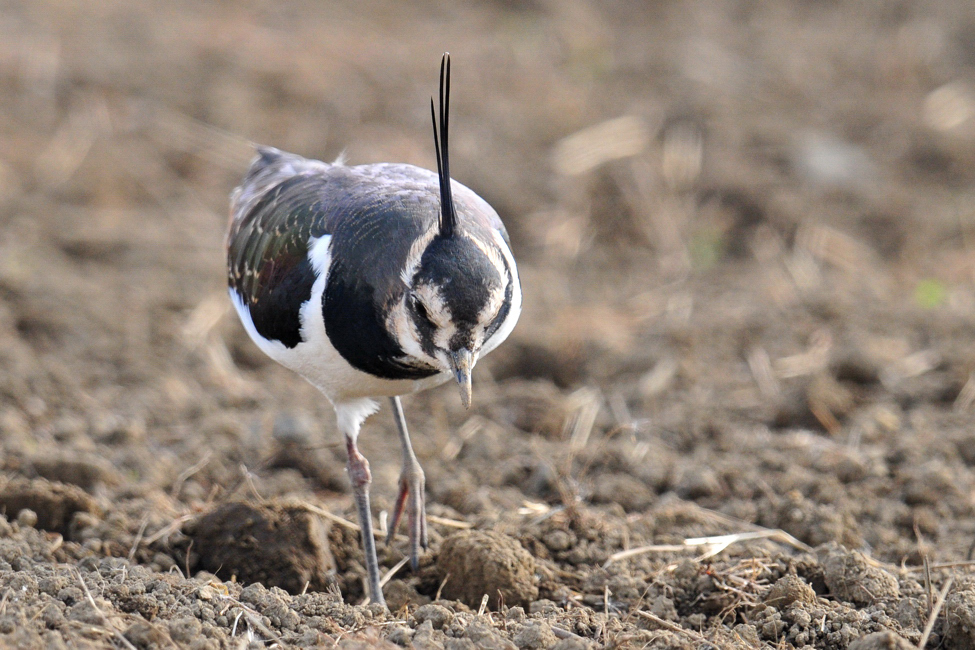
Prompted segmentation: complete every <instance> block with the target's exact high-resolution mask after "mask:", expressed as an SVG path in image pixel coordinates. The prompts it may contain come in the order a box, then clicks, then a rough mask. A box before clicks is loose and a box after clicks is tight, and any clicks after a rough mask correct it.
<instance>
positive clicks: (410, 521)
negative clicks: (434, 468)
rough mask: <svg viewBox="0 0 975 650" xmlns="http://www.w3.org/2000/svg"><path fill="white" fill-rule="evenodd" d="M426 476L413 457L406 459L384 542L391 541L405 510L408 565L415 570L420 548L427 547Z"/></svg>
mask: <svg viewBox="0 0 975 650" xmlns="http://www.w3.org/2000/svg"><path fill="white" fill-rule="evenodd" d="M425 485H426V477H425V476H424V475H423V469H422V468H421V467H420V463H418V462H417V461H416V459H415V458H413V459H411V460H410V461H407V462H406V463H405V464H404V466H403V472H402V474H400V477H399V496H398V497H397V499H396V507H395V509H394V510H393V520H392V521H391V522H390V525H389V534H388V536H387V538H386V543H387V544H389V543H390V542H392V541H393V537H394V536H395V535H396V529H397V527H398V526H399V521H400V518H401V517H402V515H403V511H404V510H405V511H406V523H407V529H408V530H407V533H408V535H409V537H410V565H411V566H412V567H413V570H414V571H416V570H417V569H418V568H419V566H420V549H421V548H423V549H425V548H427V545H428V542H427V507H426V496H425V495H426V493H425V491H424V488H425Z"/></svg>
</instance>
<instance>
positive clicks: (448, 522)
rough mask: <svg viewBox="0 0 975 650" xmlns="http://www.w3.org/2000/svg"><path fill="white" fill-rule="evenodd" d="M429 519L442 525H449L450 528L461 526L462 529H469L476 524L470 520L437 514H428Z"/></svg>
mask: <svg viewBox="0 0 975 650" xmlns="http://www.w3.org/2000/svg"><path fill="white" fill-rule="evenodd" d="M427 521H428V522H432V523H434V524H440V525H441V526H447V527H448V528H459V529H461V530H467V529H469V528H473V527H474V524H472V523H470V522H469V521H458V520H456V519H447V518H446V517H438V516H437V515H427Z"/></svg>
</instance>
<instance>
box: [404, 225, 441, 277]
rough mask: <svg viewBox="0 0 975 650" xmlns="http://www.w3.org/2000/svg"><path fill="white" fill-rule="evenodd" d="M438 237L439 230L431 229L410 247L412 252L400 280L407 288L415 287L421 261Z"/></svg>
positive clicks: (408, 254)
mask: <svg viewBox="0 0 975 650" xmlns="http://www.w3.org/2000/svg"><path fill="white" fill-rule="evenodd" d="M436 236H437V228H431V229H430V230H428V231H426V232H425V233H423V234H422V235H420V236H419V237H417V239H416V241H415V242H413V245H412V246H410V252H409V253H407V255H406V266H404V267H403V270H402V271H401V272H400V274H399V277H400V280H402V281H403V284H405V285H406V286H407V287H412V286H413V276H414V275H416V270H417V269H418V268H420V261H421V260H422V259H423V253H424V252H425V251H426V250H427V246H429V245H430V242H432V241H433V238H434V237H436Z"/></svg>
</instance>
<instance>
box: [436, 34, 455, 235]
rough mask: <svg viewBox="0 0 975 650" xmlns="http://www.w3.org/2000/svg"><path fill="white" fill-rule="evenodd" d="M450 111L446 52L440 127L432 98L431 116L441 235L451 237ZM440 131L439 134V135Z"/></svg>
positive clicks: (441, 77)
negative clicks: (448, 141)
mask: <svg viewBox="0 0 975 650" xmlns="http://www.w3.org/2000/svg"><path fill="white" fill-rule="evenodd" d="M449 112H450V53H449V52H444V55H443V59H441V61H440V128H439V129H438V128H437V111H436V108H435V107H434V102H433V97H431V98H430V116H431V117H432V118H433V144H434V146H435V147H436V149H437V173H438V174H439V175H440V236H441V237H443V238H445V239H449V238H451V237H453V236H454V230H455V228H456V226H457V212H455V211H454V195H453V193H452V192H451V191H450V165H449V164H448V162H447V125H448V119H447V116H448V114H449ZM438 133H439V135H438Z"/></svg>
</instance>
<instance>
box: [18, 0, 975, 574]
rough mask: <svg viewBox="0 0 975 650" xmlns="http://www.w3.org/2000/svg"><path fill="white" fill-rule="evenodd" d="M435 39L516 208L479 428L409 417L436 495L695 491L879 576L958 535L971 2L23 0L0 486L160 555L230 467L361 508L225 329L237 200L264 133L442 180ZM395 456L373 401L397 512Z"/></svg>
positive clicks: (441, 401)
mask: <svg viewBox="0 0 975 650" xmlns="http://www.w3.org/2000/svg"><path fill="white" fill-rule="evenodd" d="M444 51H449V52H450V53H451V54H452V57H453V95H452V97H451V109H452V115H451V119H452V125H453V128H452V133H451V135H452V142H451V145H452V151H451V155H452V164H451V171H452V172H453V175H454V177H455V178H456V179H457V180H459V181H461V182H463V183H464V184H466V185H468V186H470V187H471V188H473V189H474V190H475V191H477V192H478V193H480V194H481V195H482V196H483V197H485V198H486V199H487V200H488V201H489V202H490V203H491V204H492V205H493V206H494V207H495V208H496V209H497V210H498V212H499V213H500V214H501V216H502V218H503V219H504V220H505V222H506V224H507V225H508V228H509V231H510V233H511V236H512V240H513V247H514V250H515V254H516V256H517V258H518V259H519V264H520V268H521V270H522V278H523V282H524V291H525V303H526V309H525V313H524V316H523V318H522V321H521V323H520V325H519V327H518V329H517V330H516V331H515V333H514V335H513V336H512V339H511V340H510V341H509V342H508V343H507V344H506V345H505V346H502V348H500V349H499V350H498V351H497V352H495V353H494V354H493V355H492V356H491V357H490V358H488V359H486V360H485V361H484V362H483V363H482V364H480V365H479V366H478V370H477V372H476V373H475V389H474V404H475V406H474V409H473V410H472V412H470V413H465V412H464V411H463V409H462V408H461V407H460V405H459V404H458V403H457V399H456V395H455V391H453V390H449V387H448V389H445V390H444V391H442V392H441V391H434V392H433V393H431V394H430V395H424V396H418V397H416V398H412V399H411V400H410V402H409V403H408V404H407V416H408V419H409V420H410V422H411V423H412V426H413V427H414V429H415V433H414V437H415V438H416V444H417V451H418V453H419V455H420V458H421V461H422V462H423V464H424V466H425V467H426V469H427V476H428V483H429V491H430V494H431V497H430V498H431V503H432V505H431V508H433V509H436V508H441V509H443V511H444V512H447V513H448V514H451V516H456V517H477V516H480V517H491V516H501V515H502V514H503V513H504V512H510V511H511V510H512V509H517V508H518V507H521V505H522V503H523V502H524V501H525V500H526V499H528V500H531V501H532V502H542V503H545V502H548V503H558V502H560V501H563V500H565V499H567V498H570V499H571V498H580V499H584V500H587V501H589V502H592V503H595V504H599V503H607V502H613V503H618V504H621V506H622V507H623V508H624V509H625V510H627V511H640V510H642V509H646V508H647V507H649V506H650V505H651V504H653V503H656V502H657V500H658V498H660V496H661V495H664V494H668V493H672V494H676V495H678V496H679V497H680V498H684V499H689V500H693V501H696V502H698V503H700V504H703V505H706V506H707V507H713V508H715V509H720V510H722V511H723V512H726V513H728V514H730V515H734V516H736V517H740V518H742V519H746V520H749V521H757V522H761V523H763V525H768V526H773V527H777V526H782V527H785V528H787V529H789V530H790V532H792V533H793V534H795V535H797V536H798V537H800V538H801V539H803V541H806V542H808V543H811V544H814V543H821V542H822V541H828V540H829V539H839V540H842V541H845V542H847V543H850V544H852V545H860V544H866V545H869V546H872V547H874V548H875V549H879V550H877V552H878V553H879V554H880V555H881V556H883V557H884V558H886V559H888V560H891V561H900V560H901V559H903V558H904V557H908V556H911V554H912V553H913V554H915V555H914V556H912V557H915V558H916V557H917V556H916V553H917V548H916V546H917V538H916V537H915V535H914V531H915V530H916V528H915V526H916V521H917V517H918V516H920V515H919V514H918V513H919V512H920V511H923V510H926V511H929V512H930V511H932V509H933V511H934V512H935V513H937V514H936V516H934V518H933V519H931V518H930V516H929V519H928V520H925V521H928V524H929V525H928V526H927V528H924V530H925V534H927V535H930V536H932V537H933V538H935V539H938V540H939V541H940V543H941V545H940V546H939V552H941V553H943V554H944V555H946V556H951V557H956V556H959V555H963V554H964V552H965V549H966V548H967V546H968V544H969V542H970V535H971V533H973V532H975V523H973V522H972V520H971V516H970V515H971V512H970V511H971V508H972V505H971V499H970V495H971V486H972V484H973V480H975V479H973V476H972V472H971V471H970V464H971V463H972V462H975V458H973V457H972V452H971V449H973V448H975V446H973V445H975V440H973V438H972V434H971V433H969V432H970V431H971V430H972V429H971V427H970V425H971V424H972V423H973V418H972V416H971V406H972V402H973V401H975V384H973V382H972V381H971V379H970V373H971V372H972V370H975V346H973V345H972V342H971V341H972V332H973V325H975V301H973V294H972V288H973V286H972V285H973V271H975V255H973V250H972V241H973V239H972V238H973V236H975V9H973V6H972V4H971V3H970V2H964V1H958V2H948V1H943V0H939V1H936V0H930V1H925V0H922V1H918V2H875V1H869V0H855V1H852V2H843V3H837V2H809V1H804V0H792V1H782V2H774V3H762V2H750V1H746V0H742V1H730V0H726V1H717V2H697V1H694V0H686V1H678V0H673V1H666V2H635V1H632V2H627V1H623V0H615V1H614V0H605V1H599V2H595V1H586V0H559V1H555V0H536V1H530V0H526V1H521V2H519V1H515V0H511V1H504V0H496V1H494V2H489V1H485V2H445V1H444V2H438V1H433V0H424V1H420V2H411V3H401V2H393V1H391V0H360V1H358V2H355V3H336V2H311V1H301V0H288V1H277V2H257V1H253V2H205V3H200V2H161V1H155V0H145V1H142V2H121V1H119V2H113V1H111V0H104V1H98V2H68V1H58V2H47V1H44V0H33V1H31V2H5V3H3V4H2V6H0V436H2V437H0V440H2V451H3V457H2V467H3V470H4V472H5V473H6V475H7V476H19V475H26V476H45V477H47V478H53V479H58V480H63V481H67V482H74V483H76V484H79V485H82V487H84V488H86V489H88V490H89V491H90V492H92V493H93V494H95V495H96V496H97V497H98V498H101V499H110V500H111V501H112V502H113V508H115V509H116V510H118V511H119V512H132V513H135V512H139V513H142V512H144V511H145V509H146V508H147V507H149V508H150V510H149V512H150V515H145V516H146V517H148V518H149V519H148V520H147V521H148V522H149V523H148V528H145V524H143V528H144V529H145V530H147V531H148V532H147V533H146V534H147V536H148V535H150V534H151V533H152V532H153V531H154V530H158V529H161V528H162V527H163V526H164V525H168V524H169V523H171V521H172V518H173V516H175V515H174V514H173V513H176V514H180V513H186V512H193V511H199V510H200V509H202V508H205V507H207V504H211V503H213V502H214V501H222V500H225V499H228V498H230V497H232V496H234V495H239V494H242V493H243V492H245V491H246V490H245V488H242V487H241V485H242V480H243V479H242V478H241V477H242V473H241V471H242V470H241V468H242V467H243V468H245V469H247V472H251V474H247V472H244V474H246V475H247V476H248V480H253V481H256V483H252V485H256V489H257V490H258V491H259V492H260V493H261V494H262V495H264V496H269V495H274V494H284V493H298V494H303V495H305V496H306V497H307V496H308V495H310V494H317V495H318V498H322V499H329V498H335V499H338V500H339V503H340V507H347V506H348V499H347V497H346V496H344V495H343V491H344V490H345V484H344V480H345V479H344V475H343V473H342V465H343V463H344V458H343V455H342V451H341V449H340V448H337V447H336V443H337V442H338V439H337V434H336V432H335V430H334V423H333V417H334V416H333V415H332V413H331V409H330V407H329V406H328V404H327V403H324V400H323V398H321V397H320V396H319V395H317V394H316V393H315V391H314V390H313V389H311V388H310V387H309V386H306V385H305V384H304V383H303V382H302V381H301V380H300V379H298V378H297V377H295V376H292V375H291V374H289V373H288V372H287V371H285V370H283V369H281V368H278V367H277V366H275V365H273V363H272V362H270V361H269V360H266V359H265V358H264V357H263V355H262V354H261V353H260V352H259V351H258V350H257V349H256V347H254V346H253V345H252V344H251V343H250V342H249V341H248V340H247V337H246V335H245V334H244V332H243V330H242V328H241V327H240V326H239V324H238V323H237V319H236V317H235V316H234V315H233V314H232V313H231V311H230V310H229V302H228V300H227V297H226V291H225V286H226V284H225V279H224V273H225V271H224V250H223V238H224V231H225V228H226V221H227V202H228V199H227V197H228V194H229V193H230V191H231V190H232V189H233V188H234V186H235V185H236V184H237V182H238V181H239V179H240V178H241V176H242V174H243V172H244V171H245V170H246V168H247V165H248V163H249V161H250V159H251V157H252V155H253V147H252V143H261V144H267V145H272V146H275V147H278V148H281V149H285V150H289V151H292V152H296V153H299V154H302V155H305V156H309V157H314V158H321V159H324V160H331V159H334V158H336V157H337V156H338V155H340V154H341V153H342V152H345V154H346V155H347V157H348V161H349V163H350V164H358V163H368V162H378V161H391V162H409V163H414V164H417V165H421V166H425V167H428V168H429V167H434V166H435V158H434V151H433V141H432V138H431V128H430V125H429V114H428V111H429V97H430V96H431V95H432V94H433V93H434V92H435V91H436V87H437V73H438V65H439V61H440V56H441V54H442V52H444ZM796 432H801V433H802V435H799V434H797V433H796ZM810 432H811V433H812V435H808V434H809V433H810ZM790 436H791V437H790ZM395 444H396V443H395V432H394V430H393V428H392V423H391V420H389V416H388V414H381V415H380V416H377V417H375V418H374V419H373V421H371V423H370V426H367V431H366V432H365V433H364V435H363V449H364V451H365V453H366V455H367V456H368V457H370V458H371V459H372V463H373V468H374V471H375V472H376V481H377V487H376V488H375V491H376V493H377V495H378V496H377V500H378V503H379V507H388V506H389V500H390V499H391V498H392V495H393V489H394V485H395V480H396V477H397V475H398V471H399V460H398V451H395V452H394V451H393V450H394V449H396V446H395ZM289 445H290V446H289ZM295 445H297V448H299V449H304V450H307V449H313V450H314V454H313V456H314V458H315V463H313V465H314V466H310V465H308V464H302V461H301V458H302V457H304V456H305V455H306V454H302V453H294V452H293V449H294V446H295ZM871 445H873V446H872V447H871ZM898 445H900V447H897V446H898ZM892 446H893V447H897V448H898V449H900V450H901V453H900V454H899V455H898V454H893V453H892V452H889V449H890V448H891V447H892ZM288 449H292V451H291V452H288V451H287V450H288ZM333 451H334V452H335V453H333ZM289 454H290V455H289ZM773 456H774V458H772V457H773ZM851 458H852V459H853V460H851ZM877 459H880V460H877ZM485 461H490V462H485ZM881 461H882V462H884V463H888V464H887V465H884V468H885V469H884V470H883V471H881V472H880V474H877V471H879V470H876V467H877V466H876V464H875V463H876V462H881ZM823 463H825V465H824V464H823ZM850 463H852V467H853V468H854V469H849V467H850V466H851V465H850ZM838 466H842V467H843V468H846V469H845V470H843V471H844V472H846V473H837V472H839V470H837V467H838ZM188 468H189V469H191V470H192V472H191V473H190V474H186V472H187V471H188ZM898 472H903V474H899V473H898ZM837 476H840V477H841V478H839V479H837V478H836V477H837ZM878 477H881V478H882V480H881V478H878ZM823 481H825V482H826V484H827V485H828V488H829V489H826V488H822V489H818V488H815V487H814V486H821V483H822V482H823ZM769 486H771V487H769ZM946 486H950V487H946ZM788 490H798V494H800V496H801V498H800V501H799V505H795V503H793V504H792V506H794V507H795V508H800V509H802V508H806V511H808V513H809V516H808V517H807V518H806V519H805V520H803V523H796V522H794V521H792V520H791V519H789V518H788V517H787V516H786V515H785V514H784V513H785V512H786V511H785V510H782V509H781V508H780V507H779V505H777V504H778V502H777V501H776V498H777V497H776V495H777V494H784V493H785V492H787V491H788ZM946 491H947V492H946ZM945 494H949V495H950V496H949V497H945V496H944V495H945ZM329 495H331V496H329ZM567 495H568V496H567ZM823 495H827V496H823ZM904 495H908V496H904ZM888 496H889V497H891V498H892V499H893V504H891V503H889V502H887V501H882V499H885V498H887V497H888ZM309 498H310V497H309ZM153 499H156V501H153ZM763 499H764V501H763ZM384 500H385V501H384ZM147 503H149V504H155V505H150V506H147ZM790 503H791V502H790ZM384 504H385V506H384ZM792 506H790V507H792ZM152 508H156V510H153V509H152ZM447 509H449V511H448V510H447ZM891 509H892V510H891ZM350 512H351V511H350ZM789 512H791V510H790V511H789ZM499 513H500V514H499ZM120 516H121V515H120ZM142 521H144V519H143V515H142V514H138V515H135V514H132V515H131V518H130V519H125V518H124V517H123V518H122V523H121V524H118V526H119V527H120V528H121V529H122V530H123V532H125V534H128V535H130V537H129V538H128V539H131V535H134V533H135V530H136V529H138V528H139V525H140V522H142ZM810 521H812V522H813V523H812V524H811V523H810ZM824 522H826V523H825V524H824ZM830 522H832V523H830ZM116 523H117V522H116ZM827 524H829V525H827ZM790 526H791V528H789V527H790ZM831 526H832V527H831ZM824 531H825V532H824ZM120 534H121V533H120ZM126 543H128V542H126ZM127 548H128V547H126V549H127ZM155 550H160V549H159V548H157V549H155ZM163 550H165V549H163ZM140 553H141V551H140ZM139 557H142V556H141V555H140V556H139ZM148 557H149V558H150V559H151V557H152V555H151V554H150V555H149V556H148ZM157 559H158V558H157ZM146 561H148V560H146Z"/></svg>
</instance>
